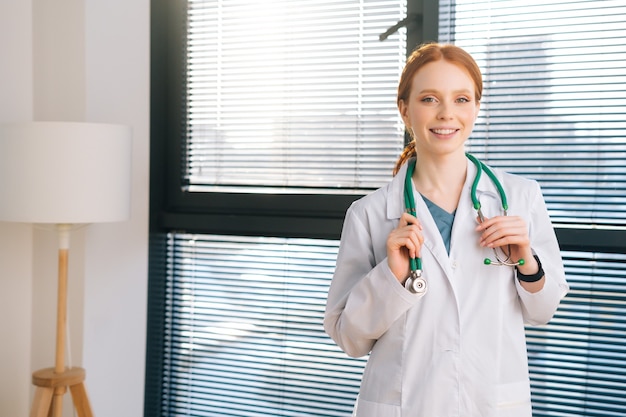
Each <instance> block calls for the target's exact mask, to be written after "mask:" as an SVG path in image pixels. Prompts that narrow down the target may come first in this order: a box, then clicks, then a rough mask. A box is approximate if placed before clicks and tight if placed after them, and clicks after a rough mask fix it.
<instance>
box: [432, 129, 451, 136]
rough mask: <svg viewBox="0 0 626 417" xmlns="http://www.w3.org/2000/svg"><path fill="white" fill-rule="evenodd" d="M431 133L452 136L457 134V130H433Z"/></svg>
mask: <svg viewBox="0 0 626 417" xmlns="http://www.w3.org/2000/svg"><path fill="white" fill-rule="evenodd" d="M431 132H433V133H435V134H437V135H450V134H452V133H454V132H456V129H431Z"/></svg>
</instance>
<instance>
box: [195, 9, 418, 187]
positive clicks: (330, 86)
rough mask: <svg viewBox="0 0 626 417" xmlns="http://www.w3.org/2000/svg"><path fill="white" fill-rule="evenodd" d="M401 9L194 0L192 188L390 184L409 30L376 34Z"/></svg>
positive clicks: (398, 143) (398, 145) (399, 136)
mask: <svg viewBox="0 0 626 417" xmlns="http://www.w3.org/2000/svg"><path fill="white" fill-rule="evenodd" d="M405 15H406V1H396V0H380V1H374V2H371V1H359V0H351V1H345V0H343V1H329V0H326V1H301V0H282V1H271V2H258V1H250V0H248V1H244V0H214V1H207V0H190V1H189V2H188V17H187V19H188V39H187V42H188V46H187V51H186V54H187V73H186V83H187V92H186V103H187V109H186V117H187V120H186V132H185V135H186V144H185V155H186V156H185V172H184V173H183V176H184V180H185V183H186V184H187V185H188V189H189V190H190V191H207V190H209V191H213V190H216V187H215V186H217V190H220V189H221V190H223V189H224V188H225V187H231V188H232V187H248V189H247V190H246V191H251V190H253V188H254V187H255V186H257V187H259V186H266V187H273V190H272V192H280V191H281V189H282V188H283V187H289V191H290V192H297V189H298V188H303V189H309V190H310V189H311V188H317V189H328V190H333V189H334V190H337V189H342V188H348V189H350V188H351V189H364V188H376V187H378V186H380V185H382V184H383V183H385V182H387V181H388V180H389V178H390V177H391V170H392V169H393V164H394V162H395V160H396V158H397V156H398V155H399V153H400V152H401V150H402V148H403V131H404V128H403V125H402V123H401V120H400V118H399V116H398V111H397V108H396V104H395V103H396V100H395V96H396V89H397V82H398V77H399V73H400V71H401V69H402V66H403V64H404V61H405V55H406V36H405V30H404V29H401V30H400V31H399V32H397V33H396V34H394V35H391V36H390V37H389V38H388V39H387V40H386V41H385V42H380V41H379V40H378V36H379V35H380V34H381V33H383V32H384V31H385V30H387V29H388V28H389V27H390V26H393V25H394V24H395V23H396V22H397V21H398V20H401V19H403V18H404V17H405ZM220 186H221V188H220ZM265 192H267V190H266V191H265ZM321 192H324V191H321ZM331 192H332V191H331Z"/></svg>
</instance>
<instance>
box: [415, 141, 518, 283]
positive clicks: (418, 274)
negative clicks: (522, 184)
mask: <svg viewBox="0 0 626 417" xmlns="http://www.w3.org/2000/svg"><path fill="white" fill-rule="evenodd" d="M465 156H466V157H467V158H468V159H469V160H470V161H471V162H472V163H473V164H474V165H475V166H476V175H475V176H474V181H473V182H472V187H471V191H470V197H471V199H472V205H473V206H474V209H475V210H476V211H477V213H478V217H479V220H480V222H483V221H484V220H485V217H484V216H483V212H482V207H481V204H480V200H479V199H478V196H477V189H478V183H479V182H480V178H481V175H482V173H483V172H485V173H486V174H487V176H488V177H489V179H491V181H492V183H493V185H494V186H495V187H496V189H497V190H498V194H499V196H500V202H501V205H502V210H503V212H504V215H505V216H506V215H507V212H508V209H509V205H508V201H507V198H506V193H505V191H504V187H503V186H502V183H501V182H500V180H499V179H498V178H497V177H496V175H495V173H494V172H493V171H492V170H491V168H489V167H488V166H487V165H485V164H484V163H483V162H481V161H480V160H479V159H478V158H476V157H475V156H474V155H472V154H470V153H465ZM415 165H416V163H415V161H413V163H409V165H408V167H407V171H406V176H405V179H404V202H405V208H406V212H407V213H409V214H411V215H412V216H416V215H417V208H416V204H415V195H414V194H413V183H412V178H413V173H414V172H415ZM494 253H495V257H496V261H495V262H494V261H492V260H491V259H489V258H485V260H484V263H485V265H494V266H517V265H522V264H523V263H524V260H523V259H520V260H518V261H517V262H515V261H512V260H511V259H510V256H509V255H506V253H505V255H506V258H505V259H501V258H500V256H499V255H498V252H497V251H496V250H495V249H494ZM409 267H410V270H411V273H410V275H409V278H408V279H407V281H406V283H405V287H406V288H408V289H409V290H411V291H412V292H414V293H423V292H426V288H427V287H426V281H425V280H424V278H422V258H421V257H416V258H410V259H409Z"/></svg>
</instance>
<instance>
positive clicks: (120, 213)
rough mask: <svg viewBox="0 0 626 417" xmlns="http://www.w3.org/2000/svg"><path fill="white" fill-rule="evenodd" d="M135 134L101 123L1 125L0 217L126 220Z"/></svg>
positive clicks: (54, 220) (46, 220)
mask: <svg viewBox="0 0 626 417" xmlns="http://www.w3.org/2000/svg"><path fill="white" fill-rule="evenodd" d="M131 135H132V134H131V129H130V127H128V126H121V125H110V124H100V123H74V122H30V123H12V124H2V125H0V221H11V222H28V223H57V224H59V223H70V224H77V223H94V222H115V221H123V220H126V219H128V217H129V214H130V181H131V152H132V149H131Z"/></svg>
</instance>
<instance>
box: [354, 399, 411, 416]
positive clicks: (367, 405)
mask: <svg viewBox="0 0 626 417" xmlns="http://www.w3.org/2000/svg"><path fill="white" fill-rule="evenodd" d="M400 415H401V407H400V406H399V405H392V404H384V403H375V402H372V401H366V400H364V399H362V398H357V400H356V405H355V406H354V412H353V413H352V417H400Z"/></svg>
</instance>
